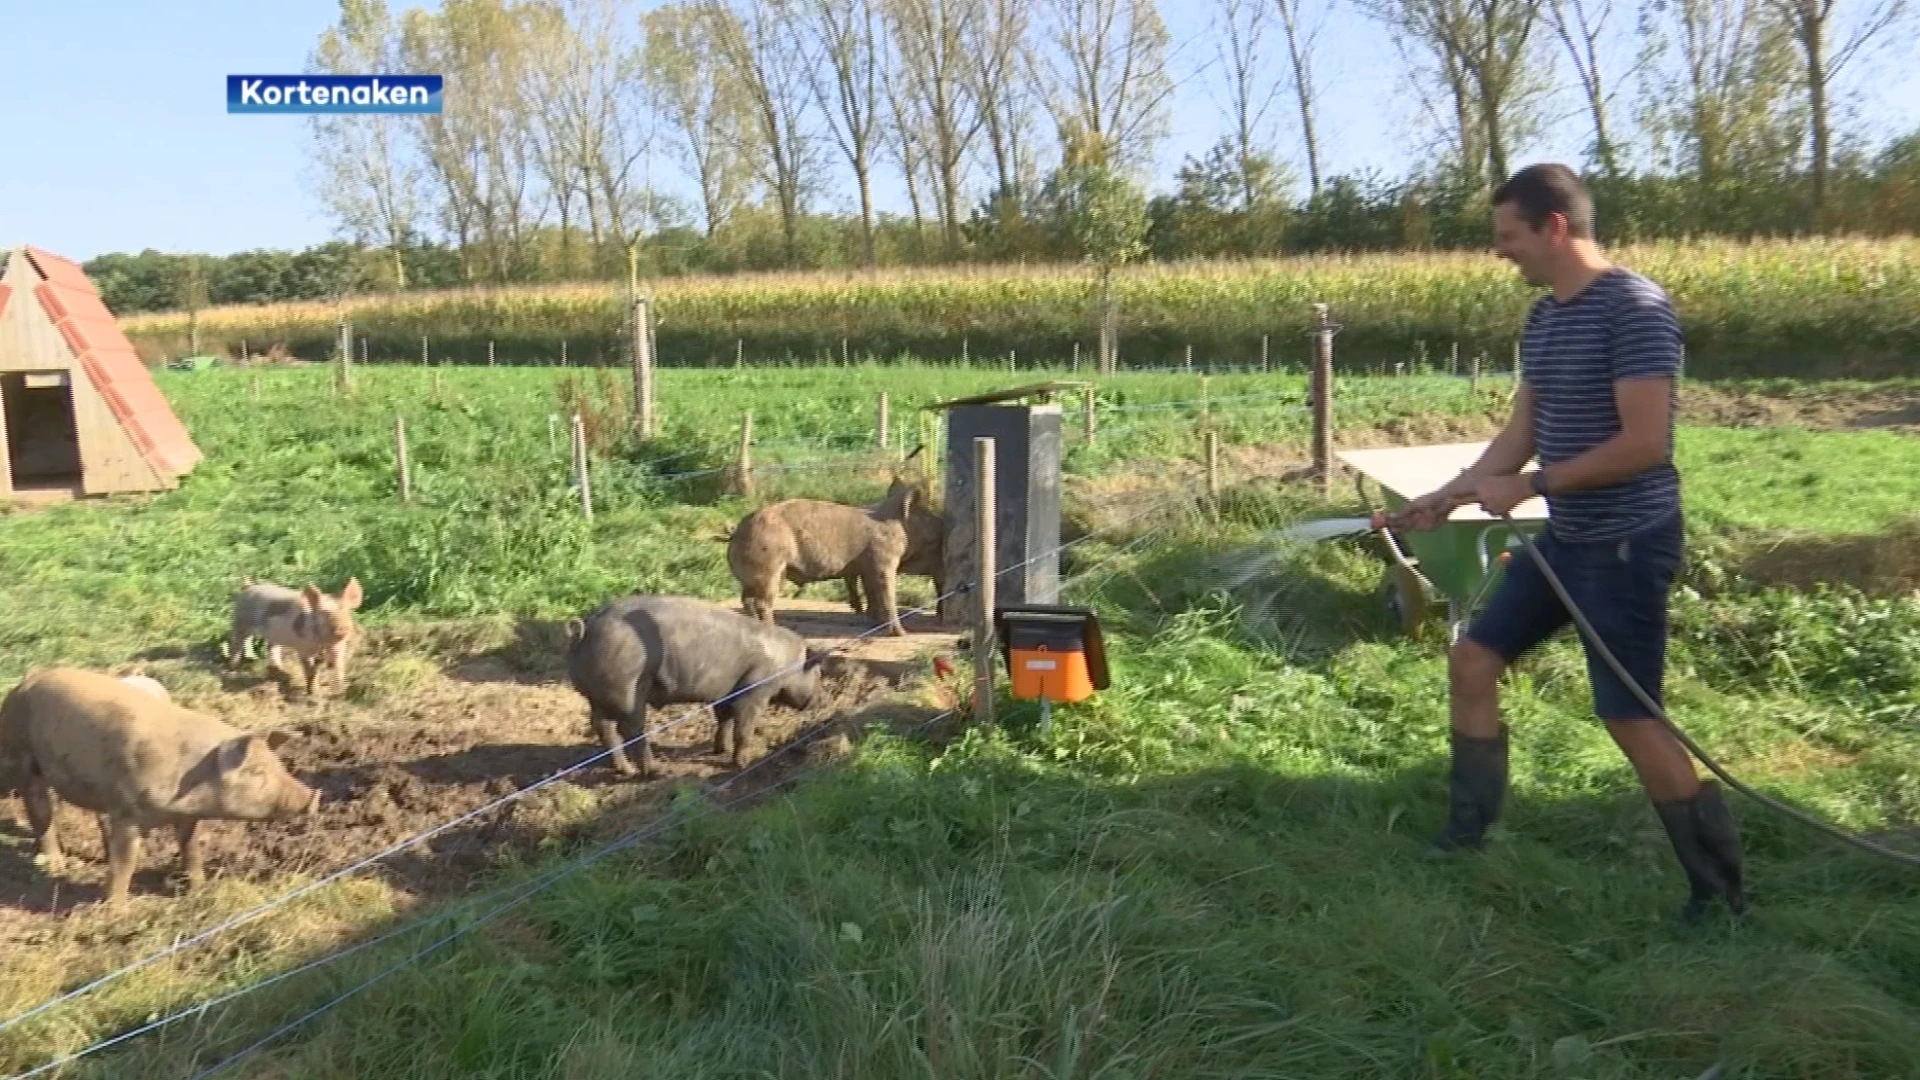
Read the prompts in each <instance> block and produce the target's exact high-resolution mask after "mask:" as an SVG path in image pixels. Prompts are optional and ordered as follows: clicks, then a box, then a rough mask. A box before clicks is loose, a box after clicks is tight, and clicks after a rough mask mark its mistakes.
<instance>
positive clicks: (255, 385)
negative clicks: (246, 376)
mask: <svg viewBox="0 0 1920 1080" xmlns="http://www.w3.org/2000/svg"><path fill="white" fill-rule="evenodd" d="M247 393H248V394H249V395H251V396H252V398H253V403H254V404H255V405H258V404H260V376H258V375H255V376H254V377H253V378H252V379H251V380H250V381H249V382H248V384H247Z"/></svg>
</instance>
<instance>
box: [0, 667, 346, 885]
mask: <svg viewBox="0 0 1920 1080" xmlns="http://www.w3.org/2000/svg"><path fill="white" fill-rule="evenodd" d="M281 741H282V737H280V736H278V735H276V736H269V737H266V738H262V737H261V736H259V735H254V734H250V733H248V732H245V731H241V730H240V729H239V728H236V727H233V726H231V725H229V724H226V723H223V722H221V721H220V720H217V719H215V718H213V717H211V716H207V715H205V714H203V713H198V712H194V711H192V710H190V709H184V708H181V707H180V706H178V705H175V704H173V703H171V702H167V701H160V700H158V699H156V698H155V697H154V696H153V695H152V694H150V693H148V692H147V691H145V690H142V689H140V688H138V687H136V686H132V685H129V684H128V683H126V682H124V681H122V680H120V679H116V678H114V677H113V676H111V675H103V674H100V673H97V672H92V671H83V670H80V669H77V668H39V669H35V670H33V671H30V672H28V673H27V676H26V678H24V679H22V680H20V683H19V685H17V686H15V687H14V688H13V690H12V692H11V693H9V694H8V695H7V696H6V699H5V700H4V701H0V776H3V777H6V778H8V779H9V780H10V781H11V782H12V783H13V784H14V785H15V786H17V787H18V788H19V789H20V791H21V794H22V796H23V798H24V801H25V802H26V804H27V817H28V819H29V820H30V821H31V823H32V826H33V832H34V835H35V836H36V838H37V839H38V841H39V846H40V856H41V859H42V861H43V862H44V864H45V866H46V869H47V871H48V872H49V873H54V874H58V873H62V872H63V871H64V870H65V868H66V857H65V855H64V853H62V851H61V850H60V837H59V834H58V833H57V832H56V831H55V829H54V808H55V806H56V805H57V803H56V799H65V800H66V801H68V802H69V803H72V804H73V805H74V806H77V807H79V808H81V809H83V810H90V811H92V812H94V813H95V814H98V815H100V817H101V819H102V821H104V822H105V833H106V841H107V858H108V881H107V896H106V905H107V907H108V908H109V909H116V908H120V907H123V906H124V905H125V904H126V901H127V894H128V890H129V887H130V885H131V883H132V880H133V871H134V867H135V865H136V864H138V862H139V861H140V841H141V838H142V834H143V833H145V832H146V831H147V830H149V829H152V828H156V827H158V826H161V825H171V826H173V828H174V832H175V835H176V836H177V837H178V839H179V842H180V869H181V871H182V872H183V873H184V874H185V875H186V879H187V887H188V888H189V889H195V888H198V887H200V886H201V885H203V884H205V882H206V872H205V869H204V863H203V858H204V856H203V852H202V850H201V847H200V845H199V844H198V843H197V842H196V835H195V831H196V829H197V828H198V826H199V824H200V822H201V821H203V820H208V819H221V820H234V821H288V820H292V819H295V818H299V817H302V816H305V815H312V814H315V813H318V812H319V809H320V793H319V792H318V791H317V790H315V789H313V788H310V787H308V786H307V785H305V784H303V783H301V782H300V781H298V780H296V779H294V777H293V775H292V774H291V773H289V772H288V771H287V769H286V766H284V765H283V764H281V762H280V759H279V758H278V757H277V756H275V753H274V750H275V748H277V747H278V746H279V745H280V743H281Z"/></svg>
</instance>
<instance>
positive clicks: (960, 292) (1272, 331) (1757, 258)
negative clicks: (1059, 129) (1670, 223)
mask: <svg viewBox="0 0 1920 1080" xmlns="http://www.w3.org/2000/svg"><path fill="white" fill-rule="evenodd" d="M1615 255H1616V257H1617V258H1618V259H1619V260H1620V261H1622V262H1624V263H1626V264H1627V265H1629V266H1632V267H1634V268H1636V269H1639V270H1641V271H1642V272H1645V273H1647V274H1649V275H1650V276H1651V277H1652V278H1653V279H1654V280H1655V281H1657V282H1659V283H1660V284H1662V285H1663V286H1665V287H1666V288H1667V290H1668V291H1669V292H1670V293H1671V294H1672V296H1673V298H1674V300H1675V303H1676V304H1677V305H1678V308H1679V313H1680V318H1681V322H1682V325H1683V327H1684V328H1685V332H1686V335H1687V343H1688V363H1689V370H1690V371H1692V372H1694V373H1697V374H1700V375H1727V374H1742V375H1769V374H1779V375H1795V376H1803V377H1804V376H1808V375H1816V374H1818V375H1839V374H1846V373H1853V374H1863V373H1864V374H1881V373H1889V372H1905V373H1911V372H1912V371H1913V367H1912V357H1914V356H1915V355H1920V322H1917V321H1916V320H1915V317H1914V315H1913V313H1914V311H1915V310H1920V241H1915V240H1911V239H1895V240H1874V241H1867V240H1835V239H1815V240H1800V241H1766V242H1755V243H1732V242H1727V241H1707V242H1697V243H1679V242H1666V243H1657V244H1646V245H1640V246H1635V247H1630V248H1625V249H1622V250H1620V251H1619V252H1617V253H1615ZM1117 290H1118V296H1119V302H1120V305H1121V310H1122V312H1123V317H1122V341H1121V346H1120V348H1121V355H1122V362H1123V363H1124V364H1129V365H1134V366H1164V365H1167V364H1171V363H1174V362H1177V361H1179V360H1180V359H1182V358H1183V357H1184V355H1185V349H1186V347H1187V346H1189V345H1191V346H1192V347H1193V349H1194V352H1195V357H1196V360H1197V361H1199V362H1201V363H1212V364H1219V365H1246V364H1253V363H1257V361H1258V359H1259V354H1260V352H1259V351H1260V341H1261V338H1262V337H1263V336H1266V337H1267V338H1268V339H1269V351H1270V357H1271V359H1272V360H1273V362H1274V363H1277V364H1287V365H1292V366H1294V367H1295V368H1296V369H1297V368H1298V367H1299V366H1300V365H1302V364H1303V363H1304V362H1305V361H1306V359H1307V357H1308V351H1307V350H1308V340H1307V336H1306V335H1307V331H1308V328H1309V325H1310V321H1311V305H1312V304H1315V303H1327V304H1330V305H1332V308H1333V314H1334V318H1335V319H1336V320H1337V321H1338V322H1339V323H1340V325H1341V327H1342V329H1341V332H1340V337H1339V347H1338V349H1337V362H1339V363H1340V364H1342V365H1346V366H1350V367H1358V368H1368V369H1371V368H1374V367H1376V366H1379V365H1382V364H1387V365H1390V364H1392V363H1394V362H1399V361H1406V360H1410V359H1413V358H1416V357H1418V356H1419V355H1421V354H1422V353H1423V352H1424V353H1425V355H1427V356H1429V357H1436V356H1451V355H1452V352H1453V350H1454V347H1455V346H1458V348H1459V349H1460V350H1461V354H1460V362H1461V364H1462V365H1464V364H1466V363H1467V362H1468V361H1469V360H1470V359H1471V358H1472V357H1473V356H1474V355H1476V354H1484V355H1485V356H1486V357H1487V360H1488V362H1489V363H1493V364H1498V365H1502V366H1504V365H1506V364H1508V363H1509V362H1510V357H1511V352H1512V347H1513V342H1514V340H1515V338H1516V336H1517V334H1518V331H1519V326H1520V323H1521V320H1522V318H1523V316H1524V315H1525V312H1526V308H1527V304H1528V303H1529V302H1530V301H1531V300H1532V298H1533V297H1534V296H1535V295H1537V293H1536V292H1535V291H1534V290H1531V289H1529V288H1528V287H1527V286H1526V285H1524V284H1523V283H1522V282H1521V281H1520V280H1519V279H1518V278H1517V277H1516V275H1515V274H1514V272H1513V270H1512V268H1511V267H1509V266H1508V265H1506V264H1505V263H1503V262H1501V261H1499V260H1497V259H1495V258H1493V257H1491V256H1479V255H1467V254H1458V253H1444V254H1403V255H1364V256H1353V257H1332V256H1316V257H1299V258H1290V259H1282V260H1269V261H1255V262H1230V263H1197V264H1171V265H1157V266H1151V267H1142V268H1138V269H1133V270H1130V271H1127V272H1125V273H1123V274H1121V275H1120V276H1119V278H1118V284H1117ZM624 296H625V294H624V290H623V289H620V288H617V287H614V286H608V285H578V286H563V287H538V288H535V287H529V288H525V289H478V290H470V291H454V292H433V293H408V294H402V295H398V296H368V297H360V298H355V299H352V300H349V301H347V302H345V303H344V304H341V305H339V306H334V305H330V304H320V303H306V304H278V305H267V306H260V307H236V308H223V309H214V310H210V311H205V312H201V313H200V314H199V316H198V326H199V332H200V337H201V342H202V347H203V348H212V349H216V350H221V349H225V350H233V349H237V348H238V346H239V344H240V342H241V341H242V340H245V341H246V343H247V345H248V347H249V348H250V349H252V350H254V351H261V350H264V349H265V348H267V347H268V346H270V345H274V344H284V345H285V346H287V347H288V348H290V349H291V350H292V351H293V352H294V353H295V354H297V355H300V356H304V357H308V358H321V357H325V356H326V355H328V353H329V352H330V351H331V350H332V349H333V348H334V342H335V340H336V330H335V322H336V320H337V319H339V318H341V317H345V318H348V319H350V320H351V321H352V322H353V324H354V329H355V333H356V334H357V335H359V336H360V337H361V338H363V339H365V340H366V341H368V342H369V343H370V347H371V350H372V354H373V355H374V356H376V357H378V358H381V359H383V360H389V361H395V360H398V361H417V360H419V359H420V356H421V340H422V338H423V337H424V338H426V339H427V345H428V350H429V355H430V357H431V359H432V360H433V361H434V362H439V361H441V360H443V359H450V360H453V361H455V362H460V363H483V362H485V360H486V356H487V348H488V344H489V343H490V342H491V343H493V345H494V351H495V353H494V354H495V358H496V359H497V360H498V361H500V362H503V363H530V362H538V363H553V362H555V361H556V360H557V359H558V357H559V355H560V346H561V343H562V342H563V341H564V342H566V343H567V349H568V358H569V361H570V362H571V363H575V364H581V363H602V362H616V361H618V360H619V358H620V357H623V356H625V355H626V353H625V349H626V347H627V342H628V334H627V331H626V329H625V327H626V325H627V323H626V318H627V308H626V302H625V299H624ZM655 296H656V303H655V312H656V315H657V317H658V318H659V319H660V325H659V327H658V339H659V346H660V352H661V359H662V361H663V362H664V363H667V364H679V365H702V366H708V365H728V364H731V363H733V361H734V359H735V357H736V352H738V353H739V354H740V355H742V356H744V358H745V359H746V360H748V361H751V362H754V363H764V362H770V361H772V362H779V361H797V362H809V363H810V362H817V361H820V360H822V359H825V358H838V357H839V356H840V355H841V350H842V348H843V343H844V347H845V348H846V350H847V352H848V353H849V355H854V356H878V357H892V356H896V355H899V354H901V353H912V354H915V355H921V356H927V357H938V358H954V357H958V356H959V355H960V354H961V352H962V350H963V349H964V350H965V351H966V353H967V355H968V356H969V357H970V358H971V359H974V360H976V361H983V362H990V361H993V360H995V359H997V358H1003V357H1005V356H1006V355H1007V353H1008V352H1009V351H1010V350H1011V351H1014V352H1015V353H1016V354H1017V355H1018V356H1020V357H1026V358H1029V359H1040V358H1046V359H1050V360H1053V361H1056V362H1057V361H1063V360H1065V359H1066V358H1067V357H1068V356H1069V355H1070V353H1071V350H1072V347H1073V344H1074V343H1075V342H1078V343H1079V344H1080V346H1081V349H1082V352H1083V355H1084V357H1085V359H1087V360H1088V361H1089V362H1091V359H1092V349H1093V345H1094V341H1095V338H1096V325H1097V324H1096V306H1095V303H1094V294H1093V279H1092V277H1091V275H1090V274H1089V272H1088V271H1086V270H1085V269H1083V268H1077V267H1058V266H1047V267H1033V268H1006V267H993V268H981V269H976V270H970V271H969V270H941V271H932V270H920V271H908V270H889V271H885V272H883V273H880V274H877V275H868V274H812V275H743V276H739V277H728V278H706V279H690V280H689V279H674V280H670V281H663V282H660V283H659V284H658V286H657V291H656V293H655ZM124 322H125V325H126V327H127V329H128V332H129V334H130V336H132V337H133V339H134V340H135V342H136V343H137V344H138V346H139V347H140V349H141V350H142V352H143V353H144V354H146V355H147V356H148V357H149V358H150V359H151V358H155V357H158V356H161V355H163V354H178V353H180V352H181V351H182V350H184V349H185V348H186V346H187V332H188V320H187V317H186V316H185V315H183V314H179V313H171V314H156V315H142V316H134V317H131V318H128V319H126V320H124Z"/></svg>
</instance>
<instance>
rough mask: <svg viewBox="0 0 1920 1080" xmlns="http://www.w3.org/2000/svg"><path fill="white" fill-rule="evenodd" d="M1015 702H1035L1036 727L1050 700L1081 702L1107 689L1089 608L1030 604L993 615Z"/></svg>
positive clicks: (1047, 714) (1047, 715) (1048, 714)
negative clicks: (1036, 710)
mask: <svg viewBox="0 0 1920 1080" xmlns="http://www.w3.org/2000/svg"><path fill="white" fill-rule="evenodd" d="M993 621H994V629H995V631H996V632H997V633H998V634H999V636H1000V642H1001V651H1002V653H1003V654H1004V655H1005V656H1006V660H1007V672H1008V675H1009V676H1010V677H1011V681H1012V683H1013V696H1014V697H1015V698H1016V699H1021V700H1026V701H1032V700H1034V699H1038V700H1039V702H1040V709H1041V727H1042V730H1045V729H1046V728H1047V727H1048V726H1049V721H1050V720H1051V718H1052V708H1051V706H1052V704H1053V703H1054V702H1056V701H1065V702H1073V701H1084V700H1086V699H1087V698H1089V697H1092V696H1093V692H1094V691H1095V690H1105V689H1106V688H1107V655H1106V651H1105V649H1104V648H1103V647H1102V645H1101V641H1100V621H1099V619H1098V618H1096V617H1095V615H1094V613H1093V610H1092V609H1091V608H1077V607H1056V606H1052V605H1030V606H1021V607H1004V608H1000V609H999V610H997V611H995V612H994V620H993Z"/></svg>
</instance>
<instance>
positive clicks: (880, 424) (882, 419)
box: [874, 390, 891, 450]
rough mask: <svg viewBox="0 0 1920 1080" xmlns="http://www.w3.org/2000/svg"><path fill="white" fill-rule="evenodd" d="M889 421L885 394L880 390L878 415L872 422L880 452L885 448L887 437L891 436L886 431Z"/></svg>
mask: <svg viewBox="0 0 1920 1080" xmlns="http://www.w3.org/2000/svg"><path fill="white" fill-rule="evenodd" d="M889 420H890V417H888V416H887V392H886V391H885V390H882V391H880V415H879V416H878V417H877V418H876V419H875V421H874V434H875V436H876V437H877V438H878V440H879V443H880V449H882V450H885V449H886V448H887V442H888V437H889V435H890V434H891V433H890V431H889V430H888V428H889Z"/></svg>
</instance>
